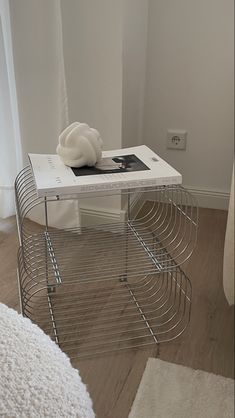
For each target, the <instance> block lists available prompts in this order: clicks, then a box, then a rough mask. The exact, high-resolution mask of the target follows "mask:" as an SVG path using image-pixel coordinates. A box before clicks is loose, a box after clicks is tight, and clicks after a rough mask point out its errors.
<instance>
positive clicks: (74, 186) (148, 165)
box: [29, 145, 182, 197]
mask: <svg viewBox="0 0 235 418" xmlns="http://www.w3.org/2000/svg"><path fill="white" fill-rule="evenodd" d="M29 160H30V164H31V167H32V172H33V175H34V179H35V184H36V188H37V193H38V196H40V197H43V196H44V197H46V196H60V195H66V194H77V193H89V192H99V191H102V192H103V191H111V190H114V189H118V190H121V189H132V188H138V187H151V186H162V185H173V184H181V183H182V176H181V174H180V173H178V172H177V171H176V170H175V169H174V168H173V167H171V166H170V165H169V164H168V163H166V161H164V160H163V159H162V158H160V157H159V156H158V155H157V154H155V153H154V152H153V151H152V150H151V149H150V148H148V147H147V146H146V145H140V146H137V147H132V148H123V149H119V150H112V151H103V152H102V160H101V162H100V163H99V164H96V166H94V167H87V166H85V167H81V168H71V167H67V166H66V165H65V164H64V163H63V162H62V161H61V159H60V157H59V156H58V155H56V154H55V155H48V154H29Z"/></svg>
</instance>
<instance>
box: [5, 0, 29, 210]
mask: <svg viewBox="0 0 235 418" xmlns="http://www.w3.org/2000/svg"><path fill="white" fill-rule="evenodd" d="M22 165H23V162H22V148H21V140H20V127H19V116H18V105H17V93H16V84H15V71H14V62H13V50H12V37H11V28H10V13H9V3H8V1H6V0H0V217H2V218H4V217H7V216H11V215H13V214H14V213H15V205H14V187H13V184H14V179H15V176H16V175H17V173H18V172H19V170H20V169H21V168H22Z"/></svg>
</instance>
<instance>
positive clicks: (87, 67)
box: [61, 0, 123, 223]
mask: <svg viewBox="0 0 235 418" xmlns="http://www.w3.org/2000/svg"><path fill="white" fill-rule="evenodd" d="M61 9H62V24H63V43H64V60H65V72H66V81H67V92H68V105H69V119H70V123H71V122H74V121H79V122H86V123H88V125H90V126H91V127H93V128H96V129H98V131H99V132H100V135H101V137H102V139H103V143H104V149H106V150H107V149H118V148H121V147H122V28H123V26H122V25H123V2H122V1H115V0H98V1H97V0H69V1H68V0H61ZM80 207H81V212H82V214H85V216H86V217H87V216H89V217H90V219H91V221H93V218H96V219H98V220H101V222H103V223H104V222H105V219H106V218H107V211H108V212H110V214H111V215H113V219H117V218H118V216H119V215H120V213H121V212H120V211H121V198H120V196H115V197H113V198H112V199H111V198H110V199H106V200H105V201H104V199H102V200H99V199H93V200H91V199H87V200H84V201H83V202H82V204H81V205H80ZM82 208H83V210H82ZM118 214H119V215H118ZM111 215H110V216H111ZM120 216H121V215H120ZM111 217H112V216H111Z"/></svg>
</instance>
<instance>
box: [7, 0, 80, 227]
mask: <svg viewBox="0 0 235 418" xmlns="http://www.w3.org/2000/svg"><path fill="white" fill-rule="evenodd" d="M0 16H1V34H0V36H1V38H0V42H1V44H2V45H1V47H3V48H1V52H0V59H1V62H0V65H1V67H0V69H1V72H0V89H1V95H0V97H1V99H0V113H1V115H2V116H1V130H0V137H1V148H0V149H1V152H0V217H7V216H10V215H12V214H14V212H15V208H14V193H13V192H14V191H13V183H14V178H15V177H16V174H17V173H18V172H19V170H20V169H21V168H22V167H23V165H27V164H28V159H27V153H44V154H54V153H55V150H56V145H57V143H58V137H59V134H60V132H61V131H62V130H63V129H64V128H65V127H66V126H67V125H68V123H69V118H68V100H67V90H66V79H65V69H64V57H63V35H62V19H61V8H60V0H50V1H48V0H20V1H19V0H0ZM2 92H3V94H2ZM66 213H67V216H66ZM74 214H75V215H74ZM77 214H78V207H77V203H76V202H75V201H68V202H64V203H61V204H59V203H58V205H56V204H55V205H54V206H53V209H52V216H50V219H51V225H52V226H59V225H60V223H61V222H60V221H61V219H60V218H61V216H62V218H63V221H62V222H63V226H64V222H65V219H66V217H69V218H70V221H69V222H70V226H71V219H73V221H74V226H76V225H77V224H79V219H78V215H77ZM35 216H36V219H35V220H37V221H38V222H40V211H38V214H35ZM74 216H75V218H74Z"/></svg>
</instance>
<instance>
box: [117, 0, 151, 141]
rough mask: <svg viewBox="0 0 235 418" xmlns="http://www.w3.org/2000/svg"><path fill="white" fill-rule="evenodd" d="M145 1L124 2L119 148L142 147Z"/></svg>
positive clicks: (145, 30)
mask: <svg viewBox="0 0 235 418" xmlns="http://www.w3.org/2000/svg"><path fill="white" fill-rule="evenodd" d="M147 27H148V0H124V4H123V87H122V91H123V94H122V99H123V100H122V145H123V147H129V146H135V145H139V144H142V142H143V138H142V131H143V114H144V113H143V107H144V92H145V72H146V50H147Z"/></svg>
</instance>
